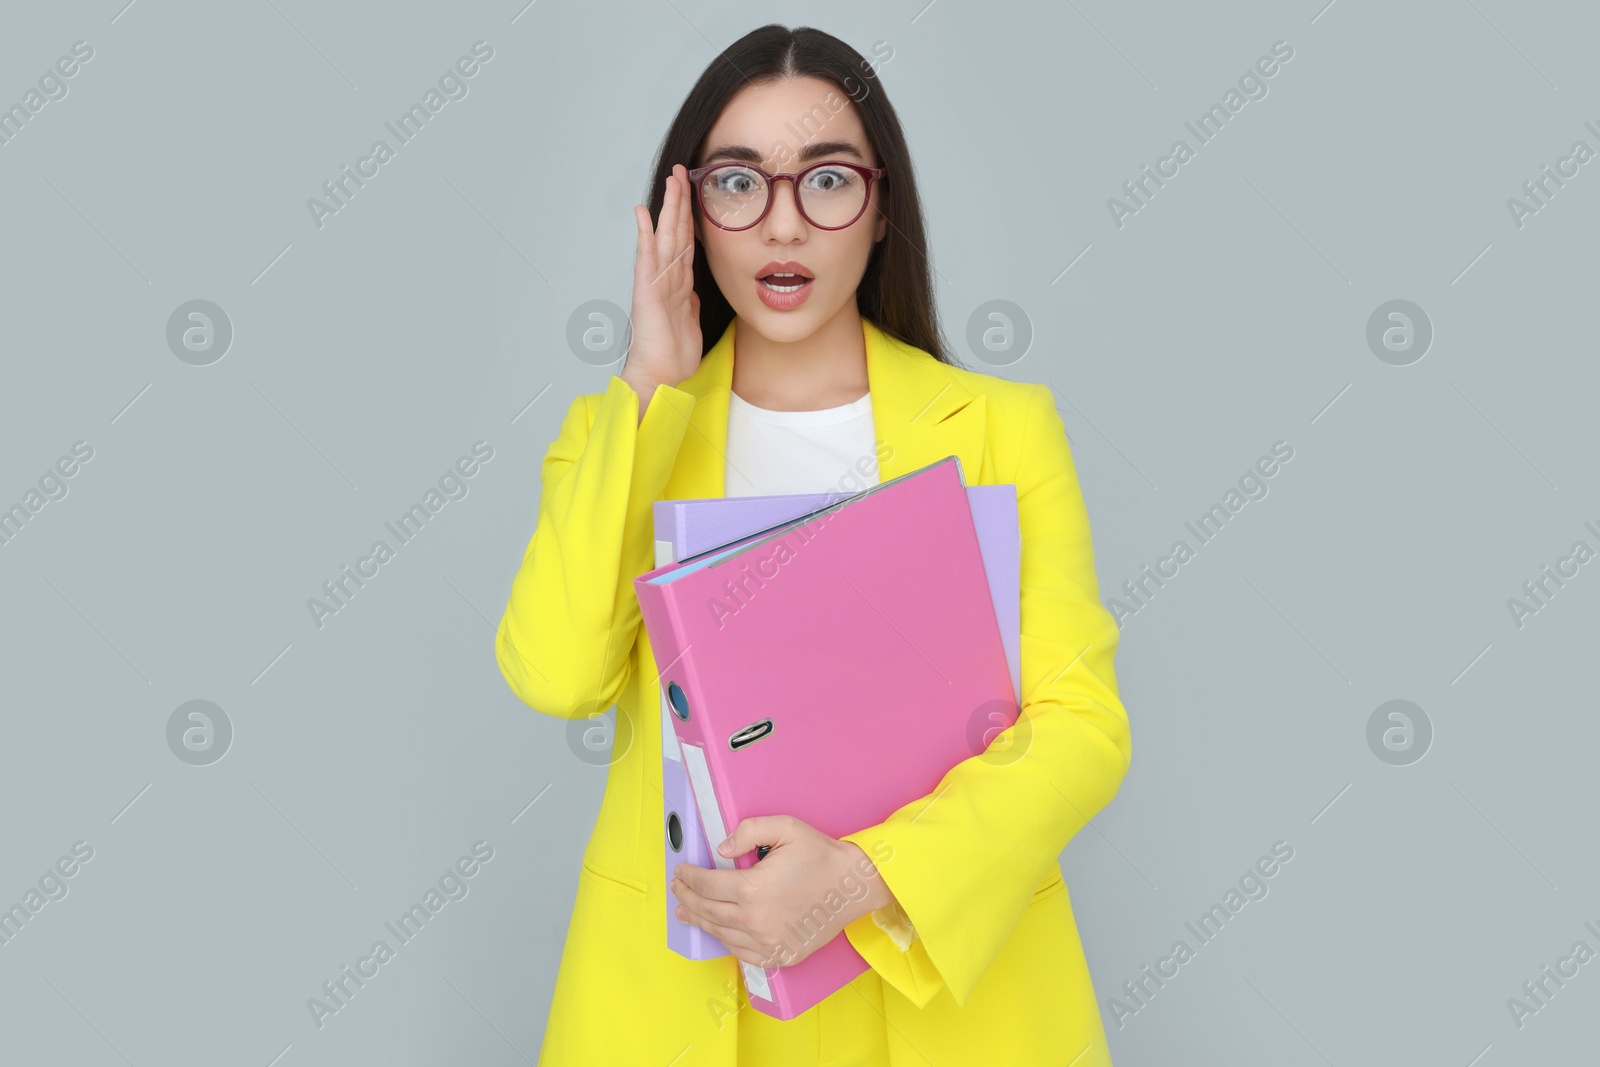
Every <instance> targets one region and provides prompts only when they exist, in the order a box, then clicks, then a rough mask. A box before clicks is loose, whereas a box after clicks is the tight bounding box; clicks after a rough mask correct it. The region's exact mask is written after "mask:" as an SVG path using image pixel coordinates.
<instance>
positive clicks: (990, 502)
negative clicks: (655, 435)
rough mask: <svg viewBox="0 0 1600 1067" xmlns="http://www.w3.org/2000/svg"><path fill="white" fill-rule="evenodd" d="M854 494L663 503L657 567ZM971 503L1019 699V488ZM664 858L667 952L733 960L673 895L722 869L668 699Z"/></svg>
mask: <svg viewBox="0 0 1600 1067" xmlns="http://www.w3.org/2000/svg"><path fill="white" fill-rule="evenodd" d="M849 495H850V494H849V493H842V492H834V493H782V494H775V495H768V496H737V497H699V498H695V499H690V500H657V501H656V502H655V505H654V513H653V518H654V520H655V535H656V566H658V567H660V566H664V565H666V564H668V563H672V562H675V561H677V560H681V559H685V558H687V557H689V556H694V555H699V554H701V553H703V552H706V551H707V550H710V549H713V548H722V547H726V546H727V545H728V544H730V543H732V542H734V541H738V540H742V539H744V538H747V537H749V536H750V535H752V534H755V533H758V532H760V531H762V530H767V529H770V528H772V527H774V526H777V525H780V524H782V523H785V522H787V521H789V520H791V519H794V518H795V517H797V516H800V515H804V514H806V513H807V512H810V511H814V510H816V509H818V508H821V507H823V506H825V505H828V504H831V503H834V502H835V501H837V500H840V499H843V498H844V497H846V496H849ZM967 503H968V504H969V505H970V506H971V508H972V522H973V525H974V527H976V529H977V532H978V546H979V548H980V550H981V551H982V553H983V569H984V573H985V574H986V575H987V576H988V579H989V597H990V600H991V601H992V602H993V604H994V612H995V618H996V620H997V621H998V622H999V624H1000V637H1001V639H1002V641H1004V643H1005V647H1006V666H1007V668H1008V669H1009V670H1010V672H1011V690H1012V693H1013V694H1014V695H1016V696H1017V698H1018V699H1019V700H1020V699H1021V695H1022V683H1021V647H1020V646H1021V621H1022V620H1021V615H1022V612H1021V602H1020V598H1021V553H1022V535H1021V531H1020V528H1019V526H1018V515H1017V487H1016V486H1015V485H1009V484H1008V485H969V486H967ZM661 806H662V813H663V818H662V837H663V847H662V855H663V859H664V861H665V872H666V874H665V880H666V885H667V886H668V889H667V892H666V912H667V947H668V948H669V949H671V950H672V951H673V952H676V953H677V954H678V955H680V956H683V957H684V958H686V959H691V960H709V959H715V958H717V957H718V956H726V955H727V954H728V950H727V948H726V946H724V945H723V943H722V942H721V941H718V940H717V939H716V938H715V937H713V936H712V935H711V934H709V933H707V932H706V931H705V930H702V929H701V928H700V927H698V926H696V925H694V924H693V923H686V922H684V921H683V920H682V919H679V918H678V917H677V915H676V914H675V912H676V911H677V908H678V897H677V895H676V894H675V893H673V892H672V889H671V884H672V870H673V868H674V867H676V866H677V865H678V864H680V863H689V864H693V865H694V866H696V867H714V866H716V857H715V856H714V854H713V853H712V850H711V844H710V843H709V842H708V841H707V840H706V836H705V830H704V829H703V828H702V826H701V823H700V811H699V809H698V808H697V807H696V806H695V800H694V793H693V791H692V790H691V788H690V785H689V776H688V774H687V773H686V772H685V771H684V767H683V754H682V753H681V752H679V751H678V739H677V735H676V734H675V733H674V731H673V728H672V711H671V706H670V705H669V704H668V703H667V694H666V693H665V692H663V693H662V694H661Z"/></svg>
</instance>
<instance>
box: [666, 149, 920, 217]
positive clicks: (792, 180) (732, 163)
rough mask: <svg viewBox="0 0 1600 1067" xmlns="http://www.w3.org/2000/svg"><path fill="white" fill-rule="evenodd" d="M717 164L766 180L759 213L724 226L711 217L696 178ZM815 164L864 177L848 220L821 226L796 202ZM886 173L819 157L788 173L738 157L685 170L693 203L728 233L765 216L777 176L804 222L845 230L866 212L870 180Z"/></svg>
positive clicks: (870, 193) (701, 212)
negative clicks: (857, 205)
mask: <svg viewBox="0 0 1600 1067" xmlns="http://www.w3.org/2000/svg"><path fill="white" fill-rule="evenodd" d="M719 167H743V168H745V169H746V170H753V171H755V172H756V173H757V174H759V175H761V177H762V178H763V179H764V180H765V181H766V183H767V203H766V206H765V207H763V208H762V209H761V214H759V215H757V216H756V217H755V219H754V220H753V221H751V222H749V223H746V224H745V225H743V226H724V225H723V224H722V223H720V222H718V221H717V220H716V219H714V218H712V216H711V212H710V211H708V210H706V202H705V200H703V199H702V198H701V196H700V179H701V178H703V177H705V176H706V175H707V174H710V173H711V172H712V171H714V170H716V169H718V168H719ZM819 167H848V168H849V169H850V170H853V171H855V172H856V173H857V174H859V175H861V176H862V177H863V178H864V179H865V180H866V183H867V190H866V192H865V194H863V195H862V197H861V210H860V211H858V212H856V216H855V218H853V219H851V220H850V221H849V222H847V223H845V224H844V225H843V226H824V225H822V224H821V223H819V222H817V221H816V220H814V219H813V218H812V217H811V216H810V215H807V214H806V209H805V207H804V206H802V205H801V203H800V179H801V178H803V177H805V176H806V175H807V174H810V173H811V172H812V171H814V170H816V169H817V168H819ZM888 173H889V168H887V167H866V166H862V165H861V164H860V163H847V162H845V161H844V160H842V159H824V160H820V161H818V162H816V163H813V164H811V165H810V166H809V167H806V168H805V169H803V170H799V171H795V172H794V173H792V174H769V173H767V172H766V171H764V170H762V169H761V168H760V167H758V166H757V165H756V164H754V163H744V162H740V161H739V160H723V161H722V162H720V163H708V164H706V165H705V166H703V167H696V168H694V169H693V170H691V171H689V172H688V174H689V189H690V191H691V192H692V193H693V194H694V202H695V205H696V206H697V207H699V208H700V214H701V215H702V216H704V218H705V220H706V221H707V222H709V223H711V224H712V225H713V226H715V227H717V228H718V229H721V230H727V231H729V232H730V233H738V232H739V231H741V230H748V229H749V228H750V227H751V226H757V225H759V224H760V223H761V220H762V219H764V218H766V217H767V213H768V212H769V211H771V210H772V202H773V200H774V199H775V197H774V195H773V194H775V193H776V192H777V186H776V185H775V183H776V182H777V181H778V180H779V179H780V178H787V179H788V180H789V195H791V196H793V197H794V206H795V210H796V211H798V212H800V217H801V218H803V219H805V220H806V223H807V224H808V225H811V226H815V227H816V228H817V229H819V230H843V229H847V228H849V227H851V226H854V225H855V224H856V223H857V222H859V221H860V220H861V216H862V215H865V214H866V213H867V205H868V204H870V203H872V183H873V182H878V181H888V180H889V179H888V177H887V175H888Z"/></svg>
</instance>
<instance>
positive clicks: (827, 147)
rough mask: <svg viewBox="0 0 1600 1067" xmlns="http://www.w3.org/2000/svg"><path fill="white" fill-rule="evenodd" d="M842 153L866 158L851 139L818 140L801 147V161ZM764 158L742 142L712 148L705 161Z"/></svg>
mask: <svg viewBox="0 0 1600 1067" xmlns="http://www.w3.org/2000/svg"><path fill="white" fill-rule="evenodd" d="M841 155H844V156H855V157H856V158H857V159H860V160H863V161H865V159H866V157H865V156H863V155H862V154H861V150H860V149H859V148H857V147H856V146H855V145H854V144H853V143H851V142H850V141H818V142H816V143H815V144H809V145H806V146H805V147H804V148H802V149H800V161H801V162H802V163H805V162H809V161H811V160H813V159H820V158H822V157H823V156H841ZM763 158H765V157H764V156H763V155H762V154H761V153H760V152H757V151H756V150H755V149H754V148H751V147H750V146H749V145H742V144H725V145H720V146H718V147H717V148H714V149H712V150H711V151H710V152H707V153H706V154H705V157H704V159H705V162H707V163H709V162H710V161H711V160H713V159H737V160H742V161H743V162H745V163H755V164H758V165H759V164H760V163H761V160H762V159H763Z"/></svg>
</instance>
